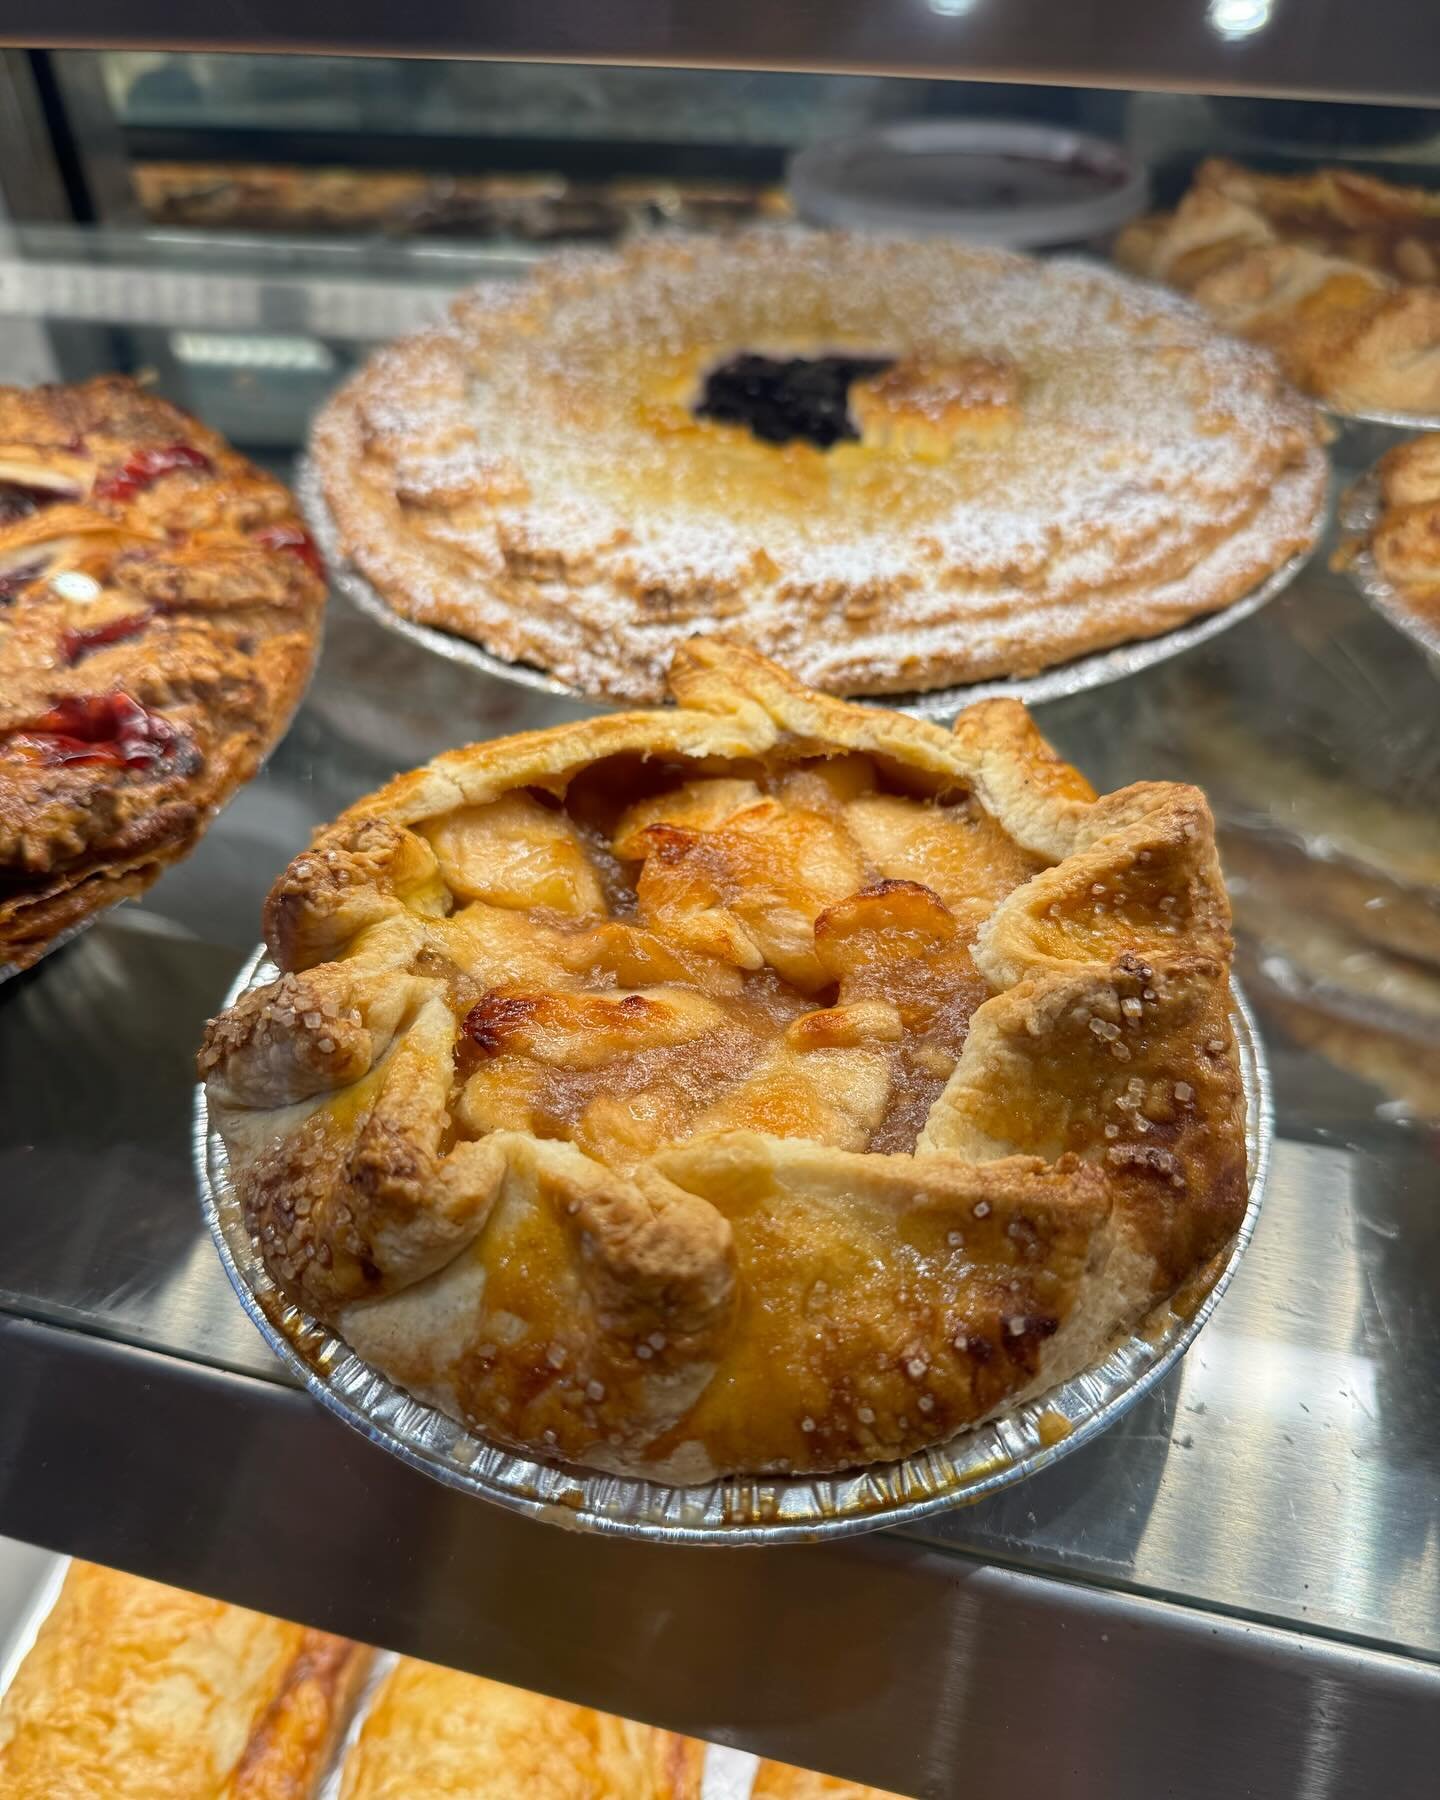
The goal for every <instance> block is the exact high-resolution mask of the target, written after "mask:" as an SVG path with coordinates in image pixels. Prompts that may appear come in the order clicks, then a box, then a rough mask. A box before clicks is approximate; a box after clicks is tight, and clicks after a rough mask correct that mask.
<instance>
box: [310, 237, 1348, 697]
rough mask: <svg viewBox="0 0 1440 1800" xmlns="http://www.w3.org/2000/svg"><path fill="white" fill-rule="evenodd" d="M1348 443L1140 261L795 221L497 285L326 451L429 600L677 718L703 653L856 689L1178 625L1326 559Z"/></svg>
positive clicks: (404, 608)
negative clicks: (828, 228)
mask: <svg viewBox="0 0 1440 1800" xmlns="http://www.w3.org/2000/svg"><path fill="white" fill-rule="evenodd" d="M1317 429H1318V427H1317V424H1316V420H1315V416H1314V414H1313V412H1312V410H1311V408H1310V407H1308V406H1307V405H1306V404H1305V403H1304V402H1303V401H1301V400H1300V399H1299V398H1298V397H1297V396H1296V395H1294V394H1293V393H1291V392H1289V391H1288V390H1287V389H1286V388H1285V387H1284V385H1283V383H1282V382H1281V381H1280V379H1279V376H1278V374H1277V372H1276V370H1275V367H1274V365H1273V363H1271V362H1270V361H1269V360H1268V359H1267V358H1265V357H1263V356H1261V355H1259V354H1258V353H1256V352H1254V351H1251V350H1249V349H1248V348H1246V347H1244V346H1241V345H1237V344H1236V343H1234V342H1233V341H1230V340H1227V339H1224V338H1222V337H1220V336H1219V335H1218V334H1217V333H1216V332H1215V331H1214V330H1213V328H1212V327H1211V326H1210V324H1209V323H1208V321H1207V320H1206V319H1205V318H1204V317H1203V315H1201V314H1200V313H1199V312H1198V311H1195V310H1194V309H1192V308H1190V307H1188V306H1186V305H1184V304H1183V303H1182V302H1179V301H1177V300H1172V299H1170V298H1169V297H1167V296H1164V295H1160V294H1157V293H1155V292H1154V291H1153V290H1151V289H1147V288H1144V287H1141V286H1139V285H1137V284H1135V283H1131V282H1128V281H1126V280H1125V279H1123V278H1122V277H1119V276H1116V275H1114V274H1111V273H1109V272H1108V271H1106V270H1103V269H1096V268H1087V267H1083V266H1081V265H1078V264H1074V265H1072V264H1064V263H1051V264H1045V265H1042V264H1039V263H1035V262H1032V261H1030V260H1028V259H1026V258H1024V257H1018V256H1012V255H1008V254H1004V253H1001V252H997V251H989V250H975V249H967V248H965V247H963V246H961V245H958V244H953V243H948V242H943V241H941V240H938V239H932V240H930V241H928V242H924V243H904V242H889V241H885V240H876V239H872V238H846V237H839V236H827V235H824V234H815V235H809V236H802V235H790V234H786V233H775V232H772V233H767V234H763V235H762V234H752V235H748V236H747V235H742V236H740V237H736V238H731V239H723V240H708V241H707V240H692V241H688V242H687V241H680V242H674V241H671V242H650V243H645V244H641V245H638V246H636V247H634V248H632V249H630V250H628V251H626V252H625V253H624V254H623V255H620V256H616V257H593V258H589V259H581V258H574V257H571V258H560V259H557V260H553V261H551V262H548V263H547V264H546V265H545V266H544V267H543V268H541V269H540V270H538V271H537V272H536V273H535V274H534V275H533V276H532V277H531V279H530V280H529V281H527V282H525V283H524V284H521V285H519V286H517V287H514V288H510V289H506V288H504V287H499V286H497V285H496V284H493V283H492V284H491V285H490V286H489V287H488V288H486V289H484V290H483V291H477V292H476V293H475V294H472V295H469V296H466V297H464V298H462V299H460V300H459V301H458V302H457V303H456V304H455V306H454V308H453V309H452V313H451V317H450V319H449V321H448V323H446V324H444V325H442V326H439V327H437V328H433V329H430V330H427V331H424V332H421V333H420V334H418V335H417V336H415V337H412V338H409V339H407V340H405V341H403V342H401V343H398V344H395V345H393V346H391V347H390V348H388V349H386V350H383V351H381V352H380V353H379V355H377V356H376V357H374V358H373V359H372V361H371V362H370V363H369V365H368V366H367V367H366V368H365V369H364V370H363V371H362V372H361V373H360V374H359V375H358V376H357V377H356V378H355V379H354V380H353V381H352V382H351V383H350V384H349V385H348V386H347V387H345V388H344V389H343V390H342V391H341V393H340V394H339V395H338V396H337V397H336V399H335V400H334V401H332V403H331V404H330V405H329V407H327V409H326V410H325V412H324V413H323V414H322V415H321V417H320V419H319V420H318V422H317V424H316V428H315V434H314V444H313V448H314V456H315V461H316V464H317V465H318V469H319V474H320V477H321V481H322V483H323V488H324V493H325V498H326V501H327V503H328V506H329V510H330V512H331V514H332V515H333V518H334V521H335V523H336V526H337V528H338V539H339V543H340V545H341V548H342V549H343V551H344V553H345V554H346V556H347V557H349V558H350V559H351V560H352V561H353V563H354V565H355V566H356V568H357V569H358V570H359V571H360V573H361V574H363V575H364V576H365V577H366V578H367V579H368V580H369V581H370V582H371V583H372V584H373V586H374V587H375V588H376V589H377V590H378V591H379V593H380V594H381V595H382V596H383V598H384V599H385V600H386V601H387V602H388V604H389V605H390V606H392V607H393V608H394V609H395V610H396V611H397V612H399V613H403V614H405V615H406V616H407V617H409V618H411V619H414V620H418V621H420V622H421V623H423V624H427V625H431V626H436V627H439V628H441V629H443V630H446V631H450V632H454V633H458V634H459V635H461V636H464V637H468V638H472V639H474V640H476V641H477V642H479V643H481V644H483V645H484V646H485V648H486V649H487V650H489V651H491V652H493V653H494V654H495V655H497V656H499V657H502V658H505V659H507V660H509V661H512V662H528V663H535V664H538V665H540V666H541V667H543V668H545V669H547V670H549V671H550V672H551V673H552V674H554V675H556V676H558V677H560V678H561V679H562V680H564V681H565V682H568V683H569V684H571V685H572V686H573V687H575V688H577V689H579V690H581V691H583V692H585V693H590V694H603V695H609V696H612V697H616V698H620V699H629V700H645V701H653V700H658V699H659V698H660V697H661V696H662V694H663V692H664V682H665V672H666V669H667V668H668V666H669V663H670V658H671V655H672V653H673V652H674V651H675V650H676V648H677V647H678V646H679V645H680V644H682V643H683V642H684V641H685V640H686V639H687V638H688V637H690V636H692V635H694V634H695V633H697V632H708V631H722V632H724V633H725V634H726V635H727V636H728V637H731V638H734V639H737V640H740V641H743V642H745V643H746V644H748V645H749V646H751V647H752V648H754V649H756V650H759V651H762V652H764V653H765V654H766V655H771V656H776V657H778V658H779V659H780V660H781V661H783V662H784V663H785V665H786V667H787V668H789V669H791V670H792V671H793V672H794V673H795V674H796V675H798V676H799V677H800V678H801V679H803V680H805V681H807V682H809V683H810V684H811V685H813V686H815V687H817V688H822V689H824V690H826V691H827V692H830V693H837V694H898V693H909V692H916V691H923V690H930V689H935V688H940V687H944V686H946V685H948V684H950V683H952V682H959V681H976V680H983V679H987V678H990V677H1001V676H1008V675H1016V676H1020V675H1030V674H1034V673H1036V672H1038V671H1040V670H1042V669H1045V668H1048V667H1050V666H1051V665H1052V664H1054V663H1061V662H1065V661H1067V660H1069V659H1071V658H1073V657H1076V656H1080V655H1082V654H1084V653H1086V652H1089V651H1095V650H1101V649H1105V648H1107V647H1108V646H1111V645H1115V644H1120V643H1124V642H1126V641H1127V640H1130V639H1134V638H1146V637H1154V636H1155V635H1156V634H1157V633H1160V632H1163V631H1167V630H1169V629H1170V628H1171V627H1173V626H1176V625H1179V624H1181V623H1183V622H1184V621H1185V620H1187V619H1191V618H1194V617H1196V616H1198V615H1199V614H1202V613H1207V612H1214V611H1216V610H1218V609H1220V608H1222V607H1225V606H1228V605H1229V604H1230V603H1231V602H1232V601H1234V600H1237V599H1239V598H1240V597H1241V596H1242V595H1243V594H1245V593H1246V592H1247V591H1248V590H1250V589H1251V588H1253V587H1254V586H1256V585H1257V583H1259V582H1261V581H1262V580H1263V579H1264V578H1265V577H1266V576H1268V575H1269V574H1271V572H1272V571H1274V570H1275V569H1277V568H1279V567H1281V566H1282V565H1283V564H1284V563H1285V562H1286V561H1287V560H1288V559H1289V558H1290V557H1291V556H1292V555H1294V554H1295V553H1296V552H1297V551H1300V550H1304V549H1306V548H1308V547H1309V546H1310V545H1311V544H1312V543H1313V542H1314V540H1315V537H1316V534H1317V532H1318V529H1319V522H1320V521H1319V515H1320V513H1321V511H1322V508H1323V496H1324V487H1325V458H1324V455H1323V453H1322V451H1321V450H1320V448H1319V445H1318V441H1317Z"/></svg>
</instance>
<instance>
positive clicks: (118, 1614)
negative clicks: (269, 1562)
mask: <svg viewBox="0 0 1440 1800" xmlns="http://www.w3.org/2000/svg"><path fill="white" fill-rule="evenodd" d="M369 1657H370V1652H369V1651H368V1650H365V1649H363V1648H361V1646H359V1645H357V1644H352V1643H349V1642H347V1640H345V1639H344V1638H336V1637H330V1636H328V1635H327V1634H326V1633H325V1632H322V1631H309V1630H307V1629H306V1628H305V1627H304V1626H301V1625H291V1624H287V1623H286V1622H285V1621H284V1620H282V1619H271V1618H266V1617H265V1616H264V1615H263V1614H262V1613H253V1612H247V1611H245V1610H244V1609H243V1608H242V1607H238V1606H227V1605H226V1604H225V1602H224V1601H221V1600H206V1599H203V1598H202V1597H201V1596H200V1595H198V1594H188V1593H184V1592H182V1591H181V1590H179V1589H177V1588H168V1587H161V1586H159V1585H158V1584H157V1583H155V1582H152V1581H142V1580H140V1579H138V1578H137V1577H135V1576H133V1575H122V1574H120V1573H119V1572H118V1571H117V1570H114V1569H104V1568H99V1567H96V1566H94V1565H92V1564H89V1563H81V1562H77V1563H74V1564H72V1565H71V1568H70V1570H69V1573H68V1574H67V1575H66V1578H65V1584H64V1586H63V1587H62V1589H61V1591H60V1597H59V1599H58V1600H57V1601H56V1603H55V1606H54V1609H53V1610H52V1612H51V1613H50V1616H49V1617H48V1618H47V1619H46V1620H45V1622H44V1624H43V1625H42V1626H41V1627H40V1632H39V1635H38V1637H37V1638H36V1641H35V1645H34V1647H33V1648H32V1650H31V1651H30V1653H29V1655H28V1656H27V1657H26V1658H25V1660H24V1662H23V1663H22V1664H21V1666H20V1669H19V1672H18V1673H17V1675H16V1677H15V1680H14V1682H13V1683H12V1684H11V1687H10V1689H9V1692H8V1693H7V1694H6V1696H5V1698H4V1701H3V1702H0V1794H3V1795H4V1796H5V1800H308V1797H309V1796H311V1795H313V1794H314V1793H315V1792H316V1791H317V1789H318V1786H319V1783H320V1780H321V1778H322V1776H323V1774H324V1772H325V1767H326V1764H327V1762H328V1759H329V1757H330V1754H331V1752H332V1750H333V1748H334V1744H335V1742H336V1739H337V1738H338V1736H339V1733H340V1732H341V1730H342V1729H343V1727H344V1724H345V1721H346V1718H347V1717H348V1715H349V1712H350V1709H351V1705H352V1702H353V1699H354V1696H355V1691H356V1689H357V1687H358V1685H359V1682H360V1680H361V1679H362V1677H363V1675H364V1672H365V1669H366V1667H367V1665H368V1662H369Z"/></svg>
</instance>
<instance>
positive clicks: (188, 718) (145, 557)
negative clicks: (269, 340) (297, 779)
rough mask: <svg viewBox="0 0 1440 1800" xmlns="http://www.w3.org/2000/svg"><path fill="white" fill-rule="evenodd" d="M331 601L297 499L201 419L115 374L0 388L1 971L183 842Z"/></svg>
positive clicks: (22, 961) (157, 866)
mask: <svg viewBox="0 0 1440 1800" xmlns="http://www.w3.org/2000/svg"><path fill="white" fill-rule="evenodd" d="M324 599H325V580H324V575H323V572H322V570H321V566H320V559H319V556H318V554H317V552H316V550H315V546H314V545H313V544H312V542H311V540H310V538H309V536H308V534H307V533H306V531H305V529H304V526H303V524H302V523H301V520H300V517H299V515H298V513H297V512H296V509H295V503H294V501H293V500H292V499H291V497H290V495H289V494H288V493H287V492H286V491H285V489H284V488H283V487H282V486H281V485H280V483H279V482H278V481H275V480H273V479H272V478H271V477H270V476H268V475H265V474H263V473H262V472H261V471H260V470H259V469H257V468H256V467H255V466H254V465H253V464H251V463H249V462H247V461H246V460H245V459H244V458H243V457H241V456H239V455H237V454H236V452H235V451H234V450H232V449H231V448H230V447H229V445H228V444H226V443H225V442H224V440H223V439H222V438H220V437H219V436H217V435H216V433H215V432H213V431H209V430H207V429H206V428H205V427H204V426H203V425H201V424H200V423H199V422H198V421H197V420H195V419H192V418H190V417H189V416H188V415H186V414H185V413H182V412H180V411H179V410H178V409H177V408H176V407H173V406H171V405H169V404H168V403H167V402H166V401H164V400H161V399H160V398H158V396H156V395H153V394H149V393H146V392H145V391H144V390H143V389H142V388H140V387H139V386H137V384H136V383H135V382H133V381H130V380H128V379H126V378H124V377H121V376H101V377H98V378H97V379H95V380H93V381H88V382H84V383H81V384H79V385H77V386H74V387H40V388H32V389H24V388H0V966H3V965H11V966H18V967H21V968H24V967H26V966H27V965H28V964H29V963H31V962H33V961H34V960H35V959H36V958H37V957H38V956H40V955H42V954H43V952H44V950H45V947H46V945H47V944H49V943H51V942H52V941H53V940H54V938H55V937H57V936H58V935H59V933H60V932H62V931H64V930H65V929H66V928H67V927H70V926H73V925H76V924H79V923H81V922H83V921H84V920H85V919H87V918H89V917H90V916H91V915H92V914H93V913H95V912H96V911H98V910H99V909H100V908H101V907H104V906H109V905H111V904H112V903H113V902H114V901H116V900H119V899H122V898H124V897H125V896H127V895H130V894H137V893H140V892H142V891H143V890H144V889H145V888H147V887H149V886H150V884H151V883H152V882H153V881H154V880H155V879H156V878H157V877H158V876H159V874H160V873H161V872H162V871H163V870H164V869H165V868H166V867H167V866H168V865H169V864H170V863H172V862H174V861H175V860H176V859H177V858H178V857H180V856H183V855H184V854H185V853H186V852H187V851H189V850H190V849H192V848H193V847H194V845H195V843H196V842H197V841H198V839H199V837H200V835H201V833H202V832H203V831H204V829H205V827H206V825H207V824H208V823H209V821H210V819H211V817H212V816H213V814H214V813H215V811H216V810H217V808H218V807H219V806H221V805H222V804H223V803H224V802H225V801H226V800H227V799H229V797H230V795H231V794H232V793H233V792H234V791H235V789H236V788H237V787H239V786H240V784H241V783H242V782H244V781H247V780H248V779H249V778H250V776H252V775H253V774H254V773H255V770H256V769H257V768H258V766H259V764H260V760H261V758H262V757H263V756H264V755H265V753H266V752H267V751H268V750H269V749H270V747H271V746H272V745H273V744H274V743H275V741H276V740H277V739H278V737H279V736H280V734H281V732H282V731H283V730H284V728H285V725H286V724H287V722H288V721H289V718H290V715H291V713H292V712H293V711H294V709H295V706H296V704H297V703H298V701H299V698H300V695H301V693H302V691H303V689H304V686H305V682H306V681H307V679H308V678H309V674H310V670H311V667H312V665H313V663H314V659H315V652H316V646H317V643H318V639H319V630H320V617H321V611H322V608H323V605H324Z"/></svg>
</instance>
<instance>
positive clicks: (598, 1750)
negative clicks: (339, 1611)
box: [340, 1657, 705, 1800]
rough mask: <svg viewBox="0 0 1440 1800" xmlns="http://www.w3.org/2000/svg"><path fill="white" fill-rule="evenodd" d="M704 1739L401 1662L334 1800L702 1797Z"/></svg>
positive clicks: (405, 1660) (449, 1671)
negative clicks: (338, 1796)
mask: <svg viewBox="0 0 1440 1800" xmlns="http://www.w3.org/2000/svg"><path fill="white" fill-rule="evenodd" d="M704 1755H705V1749H704V1745H703V1744H700V1743H697V1742H696V1741H695V1740H694V1739H693V1738H684V1737H677V1736H675V1734H674V1733H673V1732H668V1731H656V1730H655V1729H653V1727H651V1726H649V1725H637V1724H636V1723H635V1722H634V1721H633V1720H630V1719H617V1718H613V1717H611V1716H610V1714H608V1713H601V1712H594V1711H592V1710H591V1709H590V1708H589V1707H586V1706H572V1705H569V1704H568V1703H566V1702H564V1701H561V1700H551V1699H547V1698H546V1696H545V1695H543V1694H532V1693H529V1692H527V1691H525V1690H524V1689H521V1688H512V1687H503V1686H502V1685H501V1684H500V1683H499V1682H496V1681H485V1680H483V1679H482V1678H481V1677H480V1676H478V1675H462V1674H460V1673H458V1672H457V1671H456V1670H454V1669H442V1668H437V1667H436V1666H435V1665H434V1664H432V1663H423V1662H413V1661H411V1660H410V1659H409V1658H408V1657H402V1658H401V1660H400V1662H399V1663H398V1664H397V1666H396V1668H395V1669H394V1671H393V1672H392V1673H391V1674H390V1675H388V1676H387V1677H386V1679H385V1681H384V1683H383V1684H382V1686H381V1688H380V1691H379V1693H378V1694H377V1695H376V1697H375V1703H374V1705H373V1706H372V1708H371V1709H370V1712H369V1714H368V1715H367V1717H366V1720H365V1723H364V1725H363V1726H362V1727H361V1731H360V1736H359V1739H358V1741H357V1742H356V1744H355V1746H354V1747H353V1749H352V1750H351V1751H350V1752H349V1754H348V1755H347V1757H346V1759H345V1766H344V1774H343V1775H342V1777H341V1785H340V1800H700V1787H701V1779H702V1775H703V1771H704Z"/></svg>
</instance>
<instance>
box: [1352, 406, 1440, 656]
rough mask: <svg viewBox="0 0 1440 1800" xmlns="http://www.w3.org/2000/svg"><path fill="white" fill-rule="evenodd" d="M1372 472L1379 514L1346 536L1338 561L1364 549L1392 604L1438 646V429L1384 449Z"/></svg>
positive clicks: (1439, 497) (1439, 525) (1439, 463)
mask: <svg viewBox="0 0 1440 1800" xmlns="http://www.w3.org/2000/svg"><path fill="white" fill-rule="evenodd" d="M1375 474H1376V479H1377V480H1378V484H1379V490H1380V506H1379V512H1378V516H1377V517H1376V519H1375V522H1374V525H1373V526H1372V527H1371V528H1370V529H1369V530H1368V531H1367V532H1365V533H1363V534H1361V535H1359V536H1352V537H1350V538H1349V539H1347V540H1346V542H1345V543H1344V544H1343V545H1342V546H1341V548H1340V550H1339V552H1338V553H1337V556H1336V558H1335V561H1336V565H1337V566H1342V567H1343V566H1345V565H1347V564H1349V563H1351V562H1353V561H1354V559H1355V557H1356V556H1357V555H1358V554H1359V553H1361V552H1365V551H1368V553H1369V555H1370V557H1371V558H1372V559H1373V561H1374V566H1375V571H1376V573H1377V574H1378V575H1380V576H1381V578H1382V579H1383V580H1384V581H1385V582H1386V583H1387V584H1388V586H1389V587H1390V589H1391V595H1392V598H1391V606H1392V607H1398V608H1400V609H1401V610H1402V611H1403V612H1404V613H1405V614H1406V615H1408V618H1409V620H1411V621H1413V623H1414V626H1415V627H1416V629H1417V630H1418V632H1419V634H1420V635H1421V636H1422V638H1424V639H1425V640H1427V641H1429V642H1433V643H1435V644H1436V645H1440V432H1426V433H1425V434H1424V435H1423V436H1422V437H1417V438H1411V439H1410V440H1409V441H1408V442H1406V443H1403V444H1397V445H1396V446H1395V448H1394V449H1393V450H1387V451H1386V453H1385V455H1384V456H1382V457H1381V458H1380V461H1379V463H1378V464H1377V465H1376V471H1375ZM1397 622H1398V621H1397Z"/></svg>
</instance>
